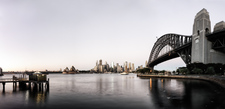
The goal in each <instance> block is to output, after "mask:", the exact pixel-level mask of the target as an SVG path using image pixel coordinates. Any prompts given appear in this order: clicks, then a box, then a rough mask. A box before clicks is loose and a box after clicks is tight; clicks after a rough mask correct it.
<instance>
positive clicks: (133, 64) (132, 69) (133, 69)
mask: <svg viewBox="0 0 225 109" xmlns="http://www.w3.org/2000/svg"><path fill="white" fill-rule="evenodd" d="M131 70H132V71H134V63H132V69H131Z"/></svg>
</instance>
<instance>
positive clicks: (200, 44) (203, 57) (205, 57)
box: [191, 9, 225, 64]
mask: <svg viewBox="0 0 225 109" xmlns="http://www.w3.org/2000/svg"><path fill="white" fill-rule="evenodd" d="M208 33H211V22H210V19H209V13H208V12H207V10H206V9H202V10H201V11H200V12H198V13H197V15H196V16H195V20H194V25H193V33H192V51H191V63H195V62H196V63H204V64H207V63H225V61H224V60H225V55H224V54H223V53H220V52H218V51H215V50H213V49H212V42H210V41H208V40H207V37H206V34H208Z"/></svg>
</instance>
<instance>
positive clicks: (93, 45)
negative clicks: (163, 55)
mask: <svg viewBox="0 0 225 109" xmlns="http://www.w3.org/2000/svg"><path fill="white" fill-rule="evenodd" d="M224 4H225V1H223V0H188V1H186V0H169V1H163V0H63V1H62V0H38V1H34V0H0V39H1V40H0V50H1V53H0V67H2V69H3V71H24V70H34V71H35V70H39V71H41V70H46V69H47V70H59V69H60V68H61V69H64V68H66V67H71V66H75V68H76V69H79V70H89V69H92V68H93V67H94V66H95V64H96V61H97V60H99V59H102V61H103V63H105V61H107V62H108V63H109V64H111V63H112V62H114V63H115V64H116V63H119V64H120V65H123V63H124V62H125V61H128V62H131V63H134V65H135V68H137V66H140V65H143V66H144V65H145V61H146V60H148V58H149V55H150V52H151V49H152V47H153V45H154V43H155V42H156V40H157V38H156V37H158V38H159V37H160V36H163V35H164V34H168V33H176V34H182V35H192V27H193V23H194V18H195V15H196V14H197V13H198V12H199V11H200V10H202V9H203V8H205V9H206V10H207V11H208V12H209V15H210V20H211V29H212V30H213V27H214V25H215V24H216V23H218V22H220V21H222V20H225V15H224V14H223V13H224V12H223V11H224V10H225V7H224ZM182 66H185V63H184V62H183V61H182V59H180V58H176V59H173V60H169V61H166V62H164V63H162V64H159V65H157V66H155V69H158V70H160V69H165V70H175V69H176V68H177V67H182Z"/></svg>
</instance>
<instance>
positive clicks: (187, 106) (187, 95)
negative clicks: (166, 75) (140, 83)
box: [149, 78, 224, 109]
mask: <svg viewBox="0 0 225 109" xmlns="http://www.w3.org/2000/svg"><path fill="white" fill-rule="evenodd" d="M149 83H150V87H149V91H150V93H151V95H152V96H151V99H152V101H153V102H154V104H155V105H156V107H157V108H182V109H203V108H215V107H218V108H219V109H220V108H224V104H223V103H222V101H218V100H216V99H215V94H219V95H221V96H220V97H221V98H220V99H224V94H223V93H214V92H215V89H217V92H220V91H218V86H217V85H214V84H211V83H209V82H206V81H199V80H183V79H152V78H150V82H149ZM212 89H214V90H212ZM221 90H222V89H221ZM217 99H218V98H217ZM223 101H224V100H223ZM221 104H223V105H221Z"/></svg>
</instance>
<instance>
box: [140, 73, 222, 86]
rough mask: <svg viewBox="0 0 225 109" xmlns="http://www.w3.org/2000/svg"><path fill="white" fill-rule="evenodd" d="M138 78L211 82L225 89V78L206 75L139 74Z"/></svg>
mask: <svg viewBox="0 0 225 109" xmlns="http://www.w3.org/2000/svg"><path fill="white" fill-rule="evenodd" d="M137 76H138V77H149V78H171V79H197V80H206V81H211V82H214V83H216V84H219V85H220V86H221V87H223V88H225V76H205V75H188V76H186V75H145V74H143V75H142V74H138V75H137Z"/></svg>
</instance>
